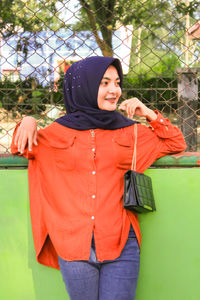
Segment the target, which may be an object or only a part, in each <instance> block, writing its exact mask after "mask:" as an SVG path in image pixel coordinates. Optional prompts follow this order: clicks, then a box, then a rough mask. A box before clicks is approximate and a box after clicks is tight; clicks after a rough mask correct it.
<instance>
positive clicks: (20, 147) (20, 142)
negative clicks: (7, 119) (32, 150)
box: [17, 128, 28, 153]
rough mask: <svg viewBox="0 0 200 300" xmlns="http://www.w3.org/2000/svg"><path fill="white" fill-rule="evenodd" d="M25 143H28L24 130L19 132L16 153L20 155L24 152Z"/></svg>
mask: <svg viewBox="0 0 200 300" xmlns="http://www.w3.org/2000/svg"><path fill="white" fill-rule="evenodd" d="M19 129H20V128H19ZM27 141H28V136H27V133H26V132H24V130H22V129H21V130H19V138H18V142H17V147H18V151H19V152H20V153H23V152H24V149H25V147H26V144H27Z"/></svg>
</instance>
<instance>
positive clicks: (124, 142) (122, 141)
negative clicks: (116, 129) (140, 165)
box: [114, 136, 132, 147]
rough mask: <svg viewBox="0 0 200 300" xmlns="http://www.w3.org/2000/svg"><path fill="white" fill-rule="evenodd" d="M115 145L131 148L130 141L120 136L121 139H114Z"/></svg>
mask: <svg viewBox="0 0 200 300" xmlns="http://www.w3.org/2000/svg"><path fill="white" fill-rule="evenodd" d="M114 141H115V143H117V144H118V145H120V146H123V147H131V146H132V141H131V140H130V139H128V137H127V136H121V137H117V138H114Z"/></svg>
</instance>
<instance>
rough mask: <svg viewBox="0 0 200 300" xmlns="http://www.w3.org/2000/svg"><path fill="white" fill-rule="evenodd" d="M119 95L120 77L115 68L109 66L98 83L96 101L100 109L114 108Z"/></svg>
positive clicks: (110, 109)
mask: <svg viewBox="0 0 200 300" xmlns="http://www.w3.org/2000/svg"><path fill="white" fill-rule="evenodd" d="M120 96H121V87H120V78H119V74H118V72H117V69H116V68H115V67H114V66H112V65H111V66H109V67H108V69H107V70H106V72H105V73H104V75H103V78H102V80H101V83H100V85H99V90H98V95H97V103H98V106H99V108H100V109H102V110H109V111H112V110H115V109H116V106H117V102H118V100H119V98H120Z"/></svg>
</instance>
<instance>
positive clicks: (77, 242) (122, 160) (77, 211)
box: [11, 114, 185, 268]
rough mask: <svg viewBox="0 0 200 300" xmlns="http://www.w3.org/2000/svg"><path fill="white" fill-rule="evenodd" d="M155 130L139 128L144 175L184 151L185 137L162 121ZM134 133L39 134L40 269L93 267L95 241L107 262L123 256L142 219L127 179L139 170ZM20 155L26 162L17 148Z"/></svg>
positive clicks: (35, 203) (34, 185) (32, 180)
mask: <svg viewBox="0 0 200 300" xmlns="http://www.w3.org/2000/svg"><path fill="white" fill-rule="evenodd" d="M150 125H151V126H150V127H147V126H145V125H141V124H139V125H138V142H137V171H138V172H144V171H145V170H146V169H147V168H148V167H149V166H150V165H151V164H152V163H153V162H154V161H155V160H156V159H158V158H159V157H161V156H164V155H166V154H167V153H174V152H179V151H183V150H184V149H185V142H184V139H183V136H182V133H181V132H180V130H179V129H178V128H177V127H175V126H173V125H172V124H171V123H170V122H169V120H167V119H164V117H163V116H162V115H160V114H158V117H157V119H156V120H155V121H152V122H150ZM133 126H134V125H132V126H129V127H126V128H121V129H117V130H102V129H95V130H85V131H78V130H75V129H71V128H66V127H64V126H62V125H60V124H58V123H52V124H51V125H50V126H48V127H46V128H45V129H40V130H39V132H38V146H34V147H33V150H32V151H29V150H28V149H26V150H25V152H24V153H23V155H24V156H25V157H27V158H28V159H29V168H28V172H29V191H30V210H31V220H32V230H33V238H34V244H35V250H36V256H37V260H38V262H40V263H42V264H44V265H47V266H51V267H54V268H59V265H58V255H59V256H60V257H62V258H63V259H65V260H69V261H71V260H88V259H89V256H90V248H91V239H92V234H93V233H94V238H95V246H96V255H97V259H98V260H99V261H104V260H111V259H115V258H117V257H119V256H120V253H121V251H122V249H123V247H124V245H125V243H126V241H127V238H128V233H129V229H130V224H132V226H133V228H134V230H135V233H136V236H137V239H138V242H139V244H140V243H141V235H140V229H139V224H138V218H137V215H136V214H135V213H132V212H130V211H127V210H125V209H124V208H123V176H124V173H125V172H126V171H127V170H128V169H130V168H131V161H132V154H133V145H134V130H133ZM11 150H12V153H14V154H18V155H20V154H19V153H18V152H17V151H18V150H17V147H16V146H15V145H14V143H12V147H11Z"/></svg>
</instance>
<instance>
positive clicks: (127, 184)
mask: <svg viewBox="0 0 200 300" xmlns="http://www.w3.org/2000/svg"><path fill="white" fill-rule="evenodd" d="M134 135H135V143H134V150H133V158H132V166H131V170H128V171H127V172H126V173H125V174H124V197H123V206H124V208H125V209H128V210H131V211H135V212H137V213H144V212H152V211H155V210H156V207H155V200H154V195H153V189H152V182H151V178H150V177H149V176H147V175H144V174H142V173H138V172H136V171H135V170H136V150H137V149H136V146H137V124H135V125H134Z"/></svg>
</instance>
